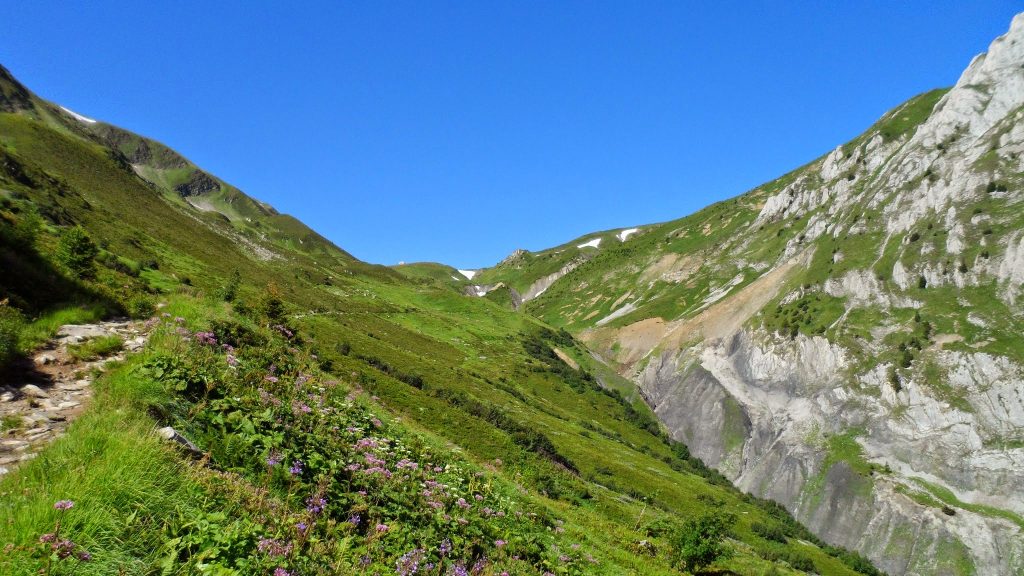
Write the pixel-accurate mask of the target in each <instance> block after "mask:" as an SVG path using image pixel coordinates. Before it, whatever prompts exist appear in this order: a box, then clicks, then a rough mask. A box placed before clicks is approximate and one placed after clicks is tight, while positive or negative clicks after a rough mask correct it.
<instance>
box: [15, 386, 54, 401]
mask: <svg viewBox="0 0 1024 576" xmlns="http://www.w3.org/2000/svg"><path fill="white" fill-rule="evenodd" d="M21 393H22V394H24V395H25V396H28V397H30V398H46V397H47V396H49V394H47V393H46V391H44V390H43V389H42V388H40V387H39V386H36V385H35V384H25V385H24V386H22V387H21Z"/></svg>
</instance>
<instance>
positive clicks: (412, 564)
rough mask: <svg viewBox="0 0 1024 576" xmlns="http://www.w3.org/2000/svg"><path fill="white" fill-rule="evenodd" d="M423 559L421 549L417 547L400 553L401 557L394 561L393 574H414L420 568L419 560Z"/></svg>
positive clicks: (407, 575)
mask: <svg viewBox="0 0 1024 576" xmlns="http://www.w3.org/2000/svg"><path fill="white" fill-rule="evenodd" d="M422 560H423V550H420V549H419V548H417V549H415V550H412V551H410V552H406V553H405V554H402V557H401V558H399V559H398V561H397V562H395V574H397V575H398V576H410V575H412V574H416V573H417V572H419V569H420V561H422Z"/></svg>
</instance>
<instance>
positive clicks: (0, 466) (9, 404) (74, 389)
mask: <svg viewBox="0 0 1024 576" xmlns="http://www.w3.org/2000/svg"><path fill="white" fill-rule="evenodd" d="M104 336H118V337H120V338H121V340H122V341H123V346H122V348H121V350H120V351H117V352H115V353H113V354H111V355H109V356H107V357H105V358H97V359H95V360H90V361H84V360H78V359H76V358H74V357H73V356H72V355H71V354H69V352H68V346H69V345H71V346H73V345H76V344H81V343H83V342H86V341H88V340H92V339H94V338H99V337H104ZM147 336H148V334H147V333H146V331H145V329H144V327H143V325H142V323H141V322H131V321H128V320H111V321H106V322H98V323H96V324H81V325H66V326H61V328H60V330H59V331H58V332H57V336H56V337H55V338H53V339H52V340H51V341H50V342H48V343H47V344H46V345H45V346H43V347H42V348H40V349H39V350H37V351H36V352H35V354H34V356H33V357H32V358H31V359H29V360H26V361H25V362H23V363H22V365H20V366H16V367H15V368H14V370H12V373H11V374H10V375H7V376H3V377H2V379H0V424H2V425H0V430H3V432H2V433H0V476H2V475H4V474H6V473H8V472H10V471H11V470H13V469H14V468H15V467H16V466H17V465H18V464H19V463H21V462H25V461H27V460H30V459H32V458H34V457H35V455H36V454H37V453H38V452H39V451H40V450H41V449H42V448H43V447H44V446H45V445H46V444H47V443H49V442H51V441H52V440H54V439H55V438H58V437H60V436H61V435H62V434H63V433H64V431H65V430H66V429H67V427H68V424H69V423H70V422H71V421H72V420H74V419H75V418H76V417H77V416H78V415H79V414H81V413H82V411H83V410H84V409H85V406H86V405H87V404H88V402H89V399H90V398H91V397H92V381H93V379H94V378H95V376H96V374H98V373H99V372H102V371H103V370H104V366H105V365H106V364H107V363H108V362H113V361H116V360H123V359H124V356H125V354H128V353H131V352H136V351H138V350H140V349H141V348H142V347H143V346H144V345H145V343H146V338H147ZM12 426H13V428H12Z"/></svg>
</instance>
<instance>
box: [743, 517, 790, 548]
mask: <svg viewBox="0 0 1024 576" xmlns="http://www.w3.org/2000/svg"><path fill="white" fill-rule="evenodd" d="M750 531H751V532H753V533H754V534H756V535H758V536H760V537H761V538H764V539H765V540H771V541H772V542H779V543H781V544H785V543H786V532H785V531H784V530H783V529H782V528H780V527H779V526H776V525H774V524H771V525H769V524H762V523H760V522H754V523H753V524H751V525H750Z"/></svg>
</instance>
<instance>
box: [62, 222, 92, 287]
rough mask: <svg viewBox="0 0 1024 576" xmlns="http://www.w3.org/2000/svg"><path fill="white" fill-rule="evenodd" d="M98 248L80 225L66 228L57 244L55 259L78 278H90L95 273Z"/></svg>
mask: <svg viewBox="0 0 1024 576" xmlns="http://www.w3.org/2000/svg"><path fill="white" fill-rule="evenodd" d="M97 254H99V248H97V247H96V244H95V243H94V242H93V241H92V239H91V238H89V235H88V234H86V233H85V230H83V229H82V227H81V226H75V227H73V228H66V229H65V230H64V232H62V233H61V235H60V242H59V243H58V244H57V253H56V256H57V261H58V262H60V263H61V264H62V265H63V266H64V267H65V268H67V269H68V271H69V272H71V274H72V275H74V276H76V277H78V278H91V277H92V276H93V275H94V274H95V266H94V259H95V258H96V255H97Z"/></svg>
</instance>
